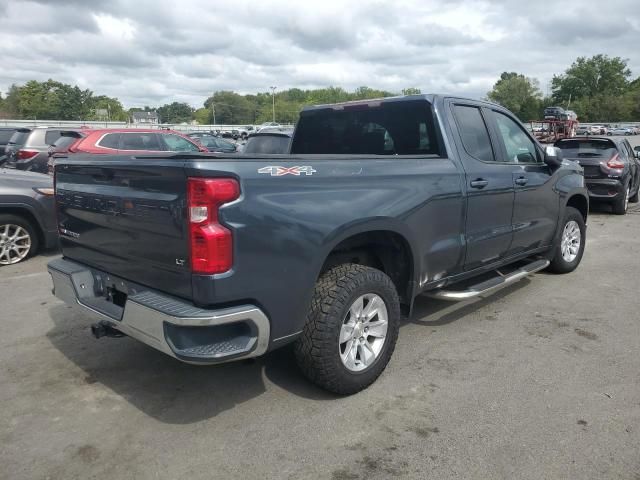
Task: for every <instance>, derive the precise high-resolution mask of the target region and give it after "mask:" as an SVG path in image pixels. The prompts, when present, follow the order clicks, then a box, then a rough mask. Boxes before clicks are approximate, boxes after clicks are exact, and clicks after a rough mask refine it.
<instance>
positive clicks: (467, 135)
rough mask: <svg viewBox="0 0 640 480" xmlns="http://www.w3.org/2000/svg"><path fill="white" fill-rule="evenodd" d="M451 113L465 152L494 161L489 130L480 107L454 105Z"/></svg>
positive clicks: (486, 160) (485, 160)
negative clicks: (454, 118)
mask: <svg viewBox="0 0 640 480" xmlns="http://www.w3.org/2000/svg"><path fill="white" fill-rule="evenodd" d="M453 114H454V116H455V117H456V123H457V124H458V130H459V131H460V137H461V139H462V145H463V146H464V149H465V150H466V151H467V153H468V154H469V155H471V156H472V157H474V158H477V159H478V160H482V161H483V162H494V161H495V157H494V154H493V149H492V148H491V139H490V137H489V131H488V130H487V125H486V124H485V123H484V119H483V118H482V114H481V113H480V109H479V108H478V107H471V106H467V105H454V107H453Z"/></svg>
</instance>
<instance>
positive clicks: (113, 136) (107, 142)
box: [97, 133, 120, 150]
mask: <svg viewBox="0 0 640 480" xmlns="http://www.w3.org/2000/svg"><path fill="white" fill-rule="evenodd" d="M119 144H120V134H119V133H107V134H106V135H105V136H104V137H102V139H101V140H100V141H99V142H98V144H97V145H98V146H99V147H104V148H113V149H114V150H117V149H118V145H119Z"/></svg>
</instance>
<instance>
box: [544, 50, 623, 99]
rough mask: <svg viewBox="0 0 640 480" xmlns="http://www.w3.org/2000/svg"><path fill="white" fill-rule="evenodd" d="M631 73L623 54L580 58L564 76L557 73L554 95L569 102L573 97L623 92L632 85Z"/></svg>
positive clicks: (553, 83) (552, 89)
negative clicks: (619, 55) (621, 55)
mask: <svg viewBox="0 0 640 480" xmlns="http://www.w3.org/2000/svg"><path fill="white" fill-rule="evenodd" d="M630 76H631V70H629V68H628V67H627V60H624V59H622V58H620V57H609V56H608V55H602V54H599V55H594V56H593V57H591V58H586V57H578V58H577V59H576V61H575V62H573V63H572V64H571V66H570V67H569V68H568V69H567V70H566V71H565V72H564V73H563V74H562V75H554V77H553V79H552V80H551V91H552V97H553V99H554V101H556V102H557V103H563V104H567V103H568V102H569V100H570V99H573V100H575V99H578V98H583V97H595V96H597V95H613V96H615V95H622V94H623V93H625V92H626V91H627V88H628V87H629V77H630Z"/></svg>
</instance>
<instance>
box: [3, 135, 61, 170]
mask: <svg viewBox="0 0 640 480" xmlns="http://www.w3.org/2000/svg"><path fill="white" fill-rule="evenodd" d="M69 130H70V129H69V128H62V127H28V128H18V129H16V131H15V132H14V134H13V135H12V136H11V138H10V139H9V142H8V143H7V146H6V148H5V155H6V165H4V166H6V167H9V168H16V169H18V170H30V171H33V172H40V173H47V160H48V159H49V153H48V152H49V147H50V146H51V145H53V144H54V143H55V141H56V140H58V138H60V137H61V136H62V132H68V131H69Z"/></svg>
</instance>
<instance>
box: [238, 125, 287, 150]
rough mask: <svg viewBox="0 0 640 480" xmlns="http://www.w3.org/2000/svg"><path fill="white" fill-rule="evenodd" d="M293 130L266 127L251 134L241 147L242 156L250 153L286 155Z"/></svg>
mask: <svg viewBox="0 0 640 480" xmlns="http://www.w3.org/2000/svg"><path fill="white" fill-rule="evenodd" d="M291 137H293V129H291V128H278V127H267V128H263V129H262V130H260V131H259V132H257V133H252V134H251V135H249V138H248V139H247V143H246V144H245V145H244V146H243V147H242V153H243V154H244V155H247V154H251V153H266V154H269V153H288V152H289V145H290V143H291Z"/></svg>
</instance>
